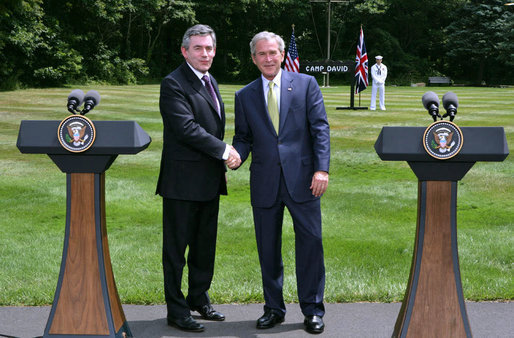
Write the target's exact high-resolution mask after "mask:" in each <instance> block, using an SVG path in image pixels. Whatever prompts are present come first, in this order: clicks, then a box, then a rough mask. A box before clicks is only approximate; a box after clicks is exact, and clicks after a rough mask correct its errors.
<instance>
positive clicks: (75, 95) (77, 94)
mask: <svg viewBox="0 0 514 338" xmlns="http://www.w3.org/2000/svg"><path fill="white" fill-rule="evenodd" d="M72 99H75V100H77V101H78V104H77V106H80V105H81V104H82V101H84V92H83V91H82V90H80V89H74V90H72V91H71V93H70V95H68V101H69V100H72Z"/></svg>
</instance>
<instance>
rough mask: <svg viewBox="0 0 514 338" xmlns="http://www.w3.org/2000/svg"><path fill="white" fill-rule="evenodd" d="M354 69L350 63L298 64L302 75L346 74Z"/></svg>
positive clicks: (328, 61)
mask: <svg viewBox="0 0 514 338" xmlns="http://www.w3.org/2000/svg"><path fill="white" fill-rule="evenodd" d="M354 69H355V62H352V61H334V60H325V61H312V62H310V61H305V62H301V63H300V72H302V73H347V72H349V71H350V70H354Z"/></svg>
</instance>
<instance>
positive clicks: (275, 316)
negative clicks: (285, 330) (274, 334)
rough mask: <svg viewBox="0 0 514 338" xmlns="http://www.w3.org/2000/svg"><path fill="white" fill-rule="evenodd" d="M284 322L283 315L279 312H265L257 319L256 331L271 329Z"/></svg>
mask: <svg viewBox="0 0 514 338" xmlns="http://www.w3.org/2000/svg"><path fill="white" fill-rule="evenodd" d="M283 321H284V315H283V314H281V313H280V311H276V310H266V311H265V312H264V315H262V317H261V318H259V319H257V328H258V329H271V328H272V327H273V326H275V325H276V324H279V323H282V322H283Z"/></svg>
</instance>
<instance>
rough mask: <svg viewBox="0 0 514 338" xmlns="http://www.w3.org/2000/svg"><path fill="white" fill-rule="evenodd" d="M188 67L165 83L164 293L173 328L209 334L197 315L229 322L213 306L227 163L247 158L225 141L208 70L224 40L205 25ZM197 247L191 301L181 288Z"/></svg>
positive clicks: (191, 42)
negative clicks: (218, 41) (219, 41)
mask: <svg viewBox="0 0 514 338" xmlns="http://www.w3.org/2000/svg"><path fill="white" fill-rule="evenodd" d="M181 51H182V55H183V56H184V59H185V62H184V63H183V64H182V65H181V66H179V67H178V68H177V69H175V70H174V71H173V72H172V73H170V74H169V75H168V76H166V77H165V78H164V80H163V81H162V84H161V95H160V101H159V106H160V111H161V115H162V120H163V124H164V131H163V132H164V144H163V150H162V158H161V169H160V174H159V180H158V183H157V191H156V193H157V194H159V195H161V196H162V197H163V255H162V263H163V270H164V294H165V298H166V304H167V310H168V315H167V320H168V325H171V326H175V327H178V328H179V329H181V330H185V331H196V332H198V331H203V330H204V326H203V325H202V324H200V323H198V322H197V321H195V320H194V319H193V317H191V311H197V312H199V313H200V314H201V316H202V317H203V318H204V319H207V320H218V321H221V320H224V319H225V316H224V315H223V314H221V313H219V312H217V311H215V310H214V309H213V308H212V306H211V303H210V300H209V295H208V289H209V287H210V285H211V281H212V277H213V273H214V254H215V249H216V234H217V228H218V210H219V196H220V194H222V195H226V194H227V186H226V181H225V172H226V167H225V164H224V160H225V163H227V164H228V165H231V166H232V165H236V164H237V163H238V161H239V155H238V154H237V153H236V152H235V150H234V149H233V148H232V147H231V146H229V145H227V144H226V143H225V142H223V141H222V139H223V136H224V129H225V109H224V105H223V101H222V99H221V96H220V93H219V90H218V85H217V83H216V80H214V78H213V77H212V76H210V74H209V73H208V70H209V69H210V67H211V65H212V61H213V58H214V55H215V53H216V35H215V33H214V31H213V30H212V29H211V28H210V27H209V26H205V25H196V26H193V27H191V28H189V29H188V30H187V31H186V33H185V34H184V37H183V40H182V47H181ZM187 246H189V253H188V256H187V266H188V273H189V280H188V282H189V284H188V294H187V298H184V294H183V293H182V291H181V283H182V272H183V268H184V266H185V263H186V260H185V257H184V255H185V251H186V247H187Z"/></svg>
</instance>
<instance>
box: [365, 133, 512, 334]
mask: <svg viewBox="0 0 514 338" xmlns="http://www.w3.org/2000/svg"><path fill="white" fill-rule="evenodd" d="M425 129H426V128H424V127H384V128H382V131H381V133H380V135H379V137H378V139H377V141H376V143H375V150H376V152H377V154H378V155H379V157H380V158H381V159H382V160H384V161H407V162H408V164H409V166H410V167H411V169H412V170H413V171H414V173H415V174H416V176H417V177H418V180H419V181H418V215H417V228H416V239H415V246H414V254H413V258H412V265H411V270H410V276H409V282H408V286H407V291H406V293H405V297H404V299H403V302H402V307H401V310H400V313H399V315H398V318H397V320H396V325H395V328H394V332H393V337H471V329H470V326H469V321H468V316H467V313H466V304H465V302H464V296H463V293H462V283H461V277H460V267H459V255H458V251H457V181H459V180H461V179H462V178H463V177H464V175H465V174H466V173H467V172H468V171H469V170H470V169H471V167H472V166H473V165H474V164H475V162H477V161H503V160H504V159H505V158H506V157H507V156H508V154H509V149H508V146H507V140H506V138H505V132H504V130H503V128H501V127H463V128H461V130H462V133H463V139H464V142H463V146H462V149H461V151H460V152H459V153H458V154H457V155H456V156H455V157H453V158H450V159H446V160H438V159H435V158H433V157H431V156H429V155H428V154H427V152H426V151H425V149H424V147H423V141H422V139H423V134H424V131H425Z"/></svg>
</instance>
